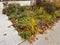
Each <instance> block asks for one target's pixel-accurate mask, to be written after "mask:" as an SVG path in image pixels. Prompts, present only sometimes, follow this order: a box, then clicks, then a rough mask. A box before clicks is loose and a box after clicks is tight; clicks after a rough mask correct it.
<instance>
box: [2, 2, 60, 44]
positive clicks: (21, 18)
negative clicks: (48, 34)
mask: <svg viewBox="0 0 60 45" xmlns="http://www.w3.org/2000/svg"><path fill="white" fill-rule="evenodd" d="M4 5H5V8H4V9H3V14H6V15H7V16H8V18H9V20H11V22H12V23H13V26H14V27H15V29H16V30H17V31H18V34H19V35H20V36H21V38H22V39H24V40H29V41H30V43H31V42H33V41H34V40H35V39H38V37H36V35H37V34H44V32H45V31H46V30H47V29H51V28H52V26H54V23H55V22H57V21H58V20H59V19H60V10H59V9H58V10H57V9H56V7H55V6H54V5H50V4H49V5H50V6H52V7H49V5H44V6H39V7H36V5H33V10H32V11H31V10H30V6H20V4H18V3H10V4H4Z"/></svg>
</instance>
